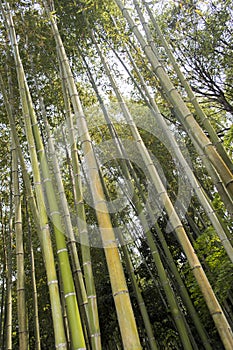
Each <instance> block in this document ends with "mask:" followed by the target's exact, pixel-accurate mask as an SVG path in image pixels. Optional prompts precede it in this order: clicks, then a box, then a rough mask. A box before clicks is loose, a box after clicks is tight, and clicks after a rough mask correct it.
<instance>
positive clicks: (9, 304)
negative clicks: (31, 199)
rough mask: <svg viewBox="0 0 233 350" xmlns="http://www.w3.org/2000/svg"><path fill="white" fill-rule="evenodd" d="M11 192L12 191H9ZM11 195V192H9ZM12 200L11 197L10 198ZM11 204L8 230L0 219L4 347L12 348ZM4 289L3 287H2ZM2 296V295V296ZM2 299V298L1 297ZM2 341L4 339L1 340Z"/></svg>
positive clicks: (8, 349)
mask: <svg viewBox="0 0 233 350" xmlns="http://www.w3.org/2000/svg"><path fill="white" fill-rule="evenodd" d="M11 192H12V191H11ZM10 197H12V193H11V194H10ZM10 202H12V198H10ZM12 204H13V203H10V206H11V208H10V213H9V214H10V218H9V232H6V231H7V230H6V229H5V225H4V220H3V221H2V225H3V232H2V237H4V236H6V252H5V258H6V263H5V270H6V305H5V314H6V319H5V320H6V321H5V329H6V340H5V343H6V349H7V350H12V251H11V249H12V233H13V222H12V219H13V217H12V216H13V213H12ZM3 289H4V288H3ZM2 298H3V296H2ZM3 300H4V298H3ZM3 343H4V340H3Z"/></svg>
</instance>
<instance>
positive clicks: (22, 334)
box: [12, 145, 28, 350]
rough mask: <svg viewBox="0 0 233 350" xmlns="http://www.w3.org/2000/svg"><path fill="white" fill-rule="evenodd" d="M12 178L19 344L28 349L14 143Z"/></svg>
mask: <svg viewBox="0 0 233 350" xmlns="http://www.w3.org/2000/svg"><path fill="white" fill-rule="evenodd" d="M12 178H13V187H14V206H15V236H16V260H17V310H18V325H19V346H20V349H22V350H27V349H28V327H27V309H26V300H25V282H24V278H25V272H24V247H23V230H22V213H21V198H20V192H19V176H18V159H17V155H16V151H15V147H14V145H13V148H12Z"/></svg>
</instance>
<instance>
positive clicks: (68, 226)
mask: <svg viewBox="0 0 233 350" xmlns="http://www.w3.org/2000/svg"><path fill="white" fill-rule="evenodd" d="M36 89H37V86H36ZM37 93H38V96H39V98H40V106H41V112H42V117H43V121H44V126H45V130H46V133H47V139H48V148H49V153H50V156H51V158H52V165H53V173H54V175H55V179H56V185H57V188H58V192H59V198H60V206H61V208H62V213H63V220H64V224H65V231H66V236H67V237H68V242H67V245H68V246H69V249H70V252H71V257H72V265H73V272H74V275H75V276H77V278H78V281H75V285H76V289H77V291H79V293H81V294H80V296H79V297H80V302H79V304H80V307H84V308H85V309H86V305H87V304H88V299H87V293H86V290H85V285H84V281H83V274H82V270H81V266H80V262H79V257H78V253H77V248H76V238H75V235H74V230H73V226H72V223H71V218H70V213H69V208H68V203H67V199H66V194H65V190H64V186H63V182H62V178H61V173H60V168H59V164H58V159H57V155H56V152H55V147H54V142H53V138H52V136H51V132H50V128H49V123H48V120H47V117H46V111H45V106H44V101H43V98H42V96H41V94H40V92H39V90H38V89H37ZM83 322H84V320H83Z"/></svg>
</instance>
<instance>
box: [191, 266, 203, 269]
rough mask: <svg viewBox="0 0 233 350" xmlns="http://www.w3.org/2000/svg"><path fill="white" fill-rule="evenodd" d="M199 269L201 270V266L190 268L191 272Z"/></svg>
mask: <svg viewBox="0 0 233 350" xmlns="http://www.w3.org/2000/svg"><path fill="white" fill-rule="evenodd" d="M200 268H201V265H195V266H193V267H192V268H191V270H195V269H200Z"/></svg>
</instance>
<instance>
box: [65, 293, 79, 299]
mask: <svg viewBox="0 0 233 350" xmlns="http://www.w3.org/2000/svg"><path fill="white" fill-rule="evenodd" d="M74 295H76V294H75V292H71V293H67V294H65V295H64V297H65V299H66V298H69V297H73V296H74Z"/></svg>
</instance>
